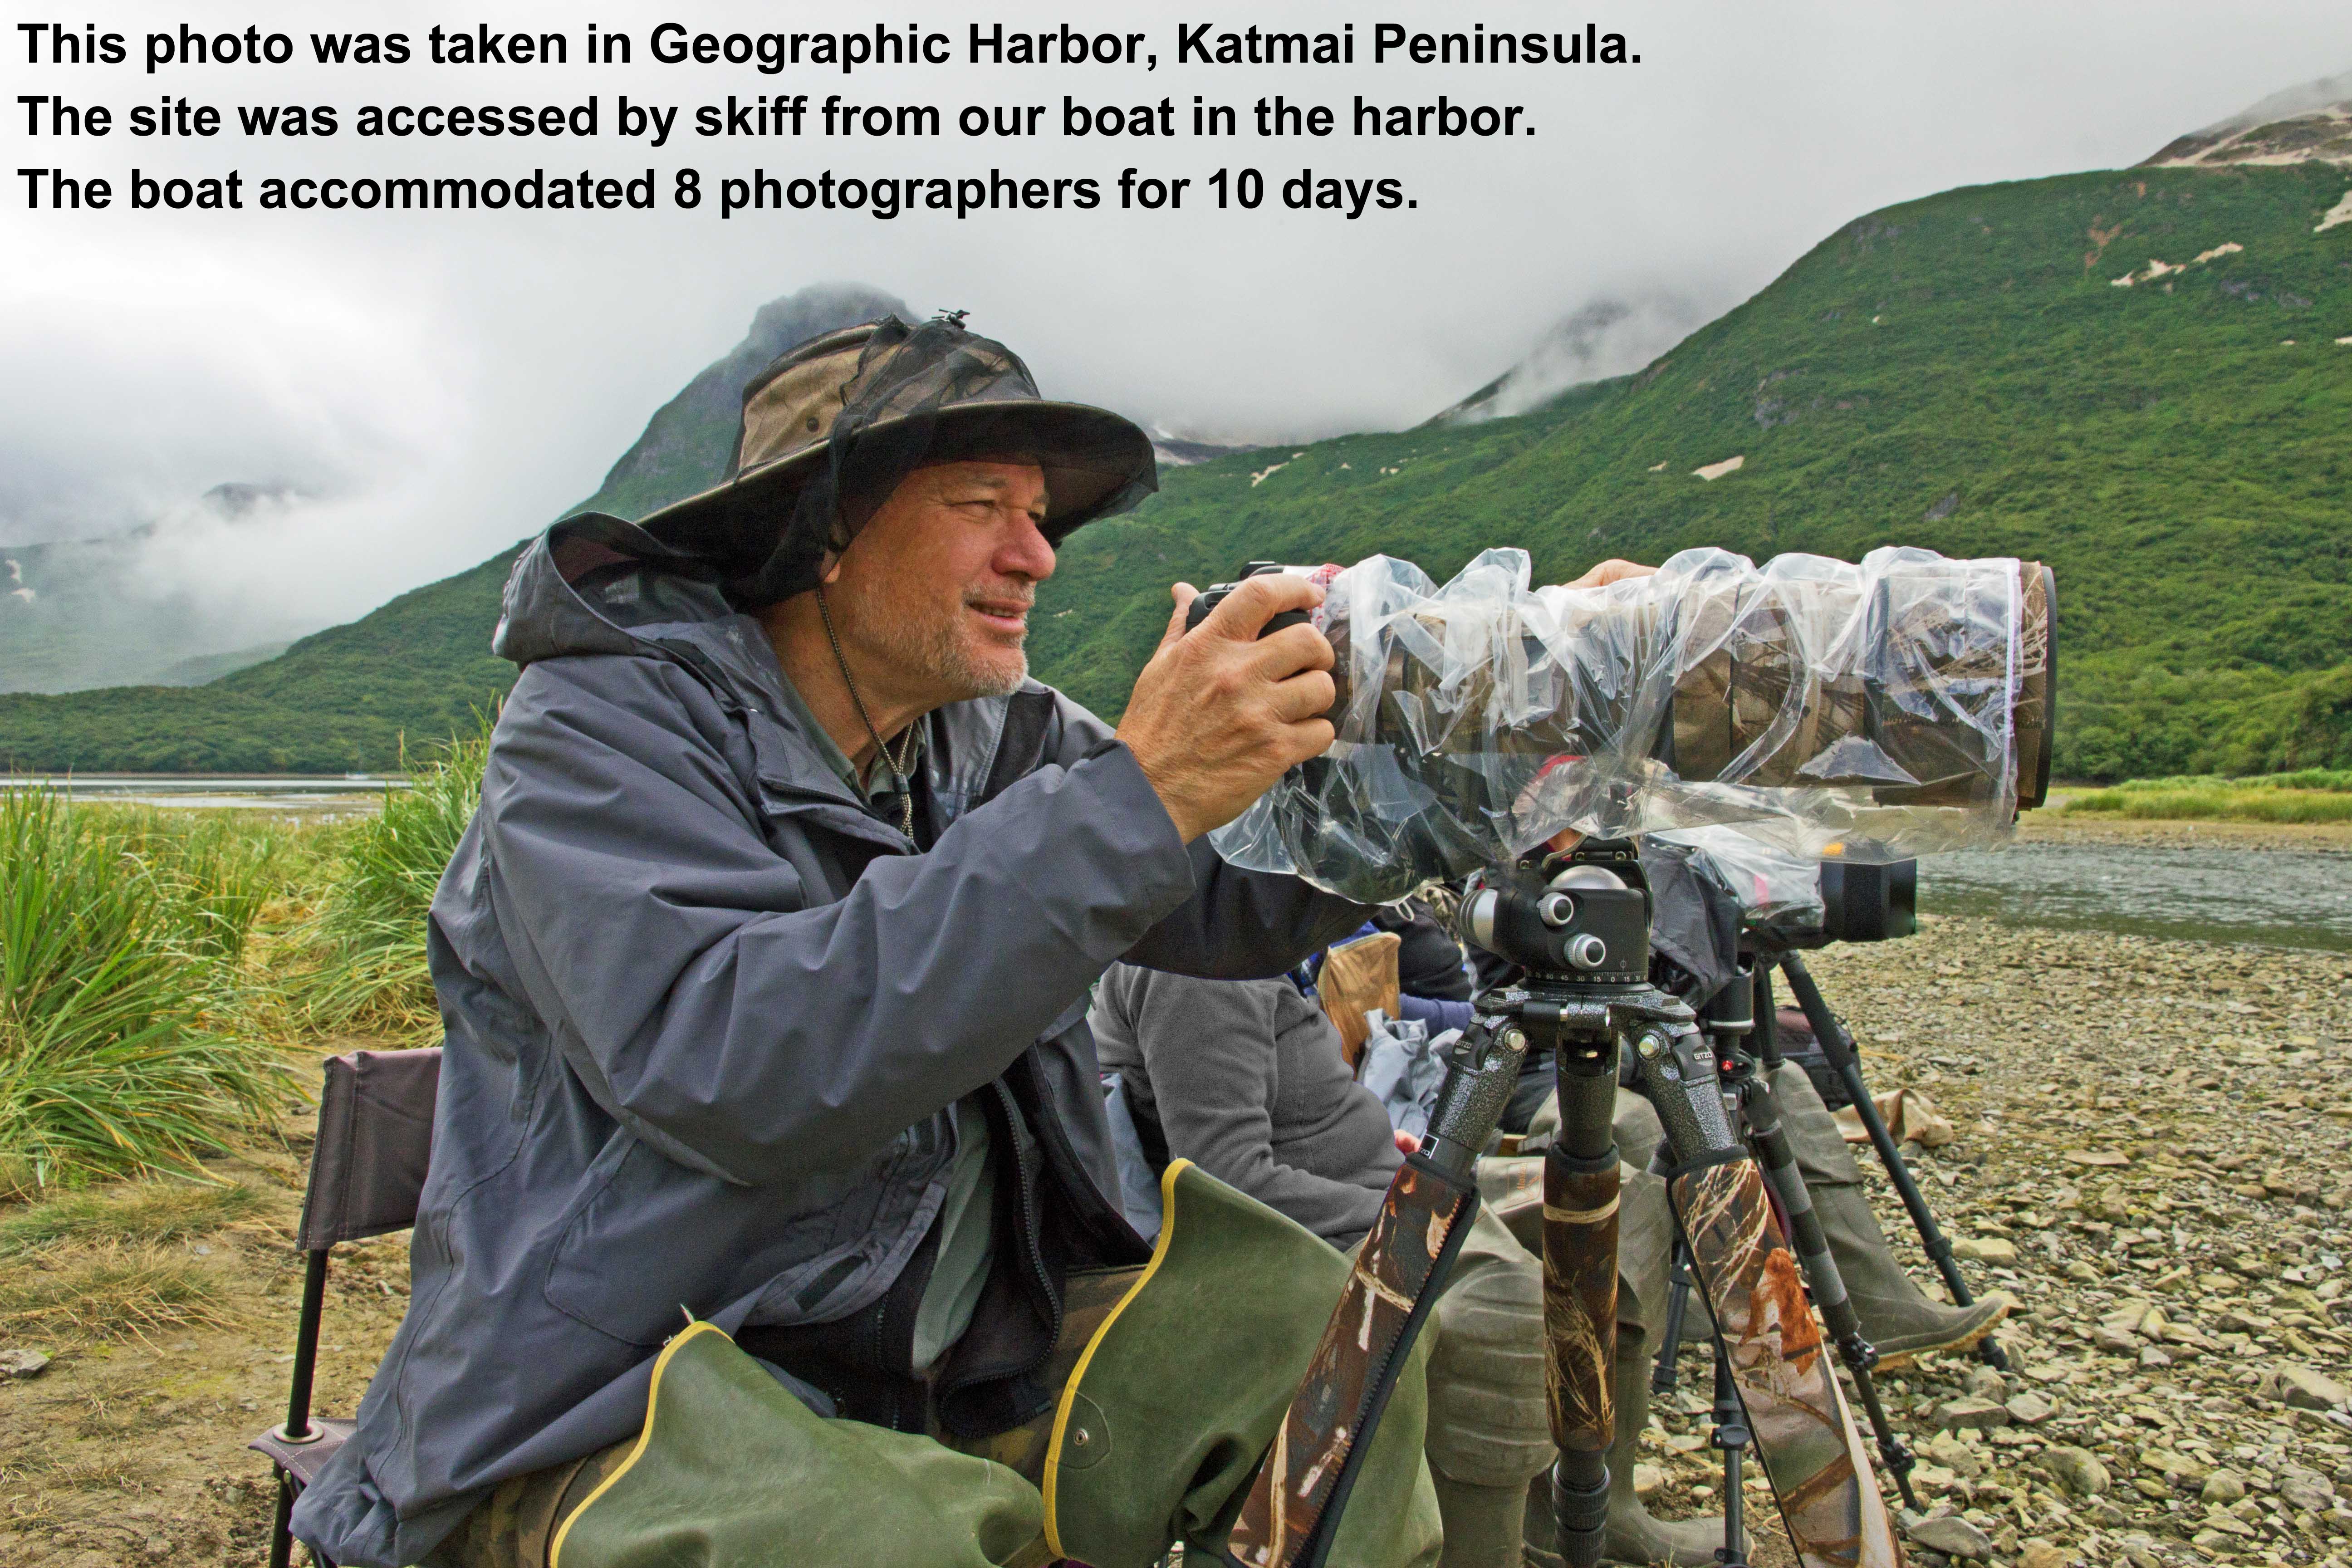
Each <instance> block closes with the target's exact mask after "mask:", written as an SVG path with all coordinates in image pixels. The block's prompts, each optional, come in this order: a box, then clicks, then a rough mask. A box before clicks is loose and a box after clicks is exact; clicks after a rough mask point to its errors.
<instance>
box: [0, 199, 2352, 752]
mask: <svg viewBox="0 0 2352 1568" xmlns="http://www.w3.org/2000/svg"><path fill="white" fill-rule="evenodd" d="M2346 185H2347V176H2346V174H2344V172H2343V171H2341V170H2338V169H2336V168H2334V167H2332V166H2330V165H2329V164H2327V163H2324V162H2320V161H2316V160H2311V161H2305V162H2303V163H2295V164H2293V165H2288V166H2263V165H2253V166H2250V165H2246V164H2242V163H2241V164H2235V165H2231V166H2226V167H2221V168H2206V167H2184V168H2147V169H2140V170H2133V171H2128V172H2123V173H2113V172H2110V173H2098V174H2074V175H2067V176H2063V177H2060V178H2055V179H2046V180H2034V181H2026V182H2020V183H2016V184H2002V185H1992V186H1980V187H1973V188H1969V189H1965V190H1958V191H1950V192H1946V193H1944V194H1942V195H1936V196H1931V197H1928V198H1926V199H1924V200H1921V201H1916V202H1910V203H1906V204H1903V205H1899V206H1895V207H1890V208H1887V209H1885V211H1883V212H1879V213H1874V214H1872V215H1870V216H1867V217H1864V218H1861V219H1858V220H1856V221H1855V222H1854V223H1853V224H1851V225H1849V226H1846V227H1844V228H1843V229H1841V230H1839V231H1838V232H1837V233H1836V234H1834V235H1832V236H1831V237H1829V238H1827V239H1825V240H1824V241H1822V244H1820V245H1819V246H1817V247H1815V248H1814V249H1813V250H1812V251H1811V253H1810V254H1808V255H1807V256H1805V257H1803V258H1801V259H1800V260H1798V261H1797V262H1796V263H1795V264H1794V265H1793V266H1791V267H1790V268H1789V269H1788V271H1787V272H1785V273H1784V274H1783V275H1782V276H1781V277H1780V279H1777V280H1775V281H1774V282H1773V283H1772V284H1771V285H1770V286H1769V288H1767V289H1764V290H1763V291H1762V292H1760V293H1759V294H1758V295H1757V296H1756V297H1755V298H1754V299H1752V300H1748V302H1747V303H1746V304H1744V305H1742V306H1740V307H1739V308H1738V309H1737V310H1733V311H1731V312H1729V313H1728V314H1727V315H1725V316H1724V317H1722V318H1720V319H1719V320H1717V321H1714V322H1712V323H1710V324H1709V325H1707V326H1706V327H1703V328H1701V329H1700V330H1698V331H1696V332H1694V333H1692V334H1691V335H1690V336H1689V337H1687V338H1686V339H1685V340H1683V341H1682V342H1680V343H1679V344H1678V345H1677V346H1676V347H1675V348H1674V349H1673V350H1672V351H1671V352H1670V353H1667V354H1665V355H1664V357H1663V358H1661V359H1659V360H1657V361H1656V362H1654V363H1652V364H1651V365H1650V366H1649V367H1648V368H1647V369H1645V370H1643V371H1642V372H1640V373H1639V374H1633V375H1629V376H1622V377H1619V378H1616V379H1614V380H1611V381H1605V382H1599V383H1593V384H1587V385H1582V386H1578V387H1575V388H1572V389H1570V391H1569V392H1567V393H1566V394H1564V395H1561V396H1559V398H1558V399H1557V400H1555V401H1553V402H1551V403H1549V404H1547V405H1543V406H1541V407H1539V408H1538V409H1537V410H1536V411H1534V412H1532V413H1528V414H1525V415H1521V416H1517V417H1512V418H1498V419H1491V420H1486V421H1483V422H1472V423H1436V424H1432V425H1428V426H1422V427H1420V428H1418V429H1413V430H1409V431H1403V432H1399V433H1394V434H1386V435H1362V436H1354V437H1344V438H1341V439H1338V440H1333V441H1325V442H1318V443H1315V444H1312V445H1302V446H1296V447H1277V448H1271V449H1266V450H1261V451H1256V452H1252V453H1248V454H1244V455H1240V456H1234V457H1226V458H1218V459H1214V460H1212V461H1209V462H1204V463H1202V464H1200V465H1198V466H1196V467H1191V468H1182V469H1174V470H1167V471H1164V472H1163V476H1162V479H1163V489H1162V490H1161V493H1160V496H1159V497H1157V498H1156V499H1155V500H1152V501H1151V502H1150V503H1149V504H1148V505H1146V506H1145V507H1144V508H1142V509H1141V510H1139V511H1138V512H1136V513H1135V514H1133V515H1131V516H1129V517H1125V518H1118V519H1113V520H1111V521H1107V522H1103V523H1097V524H1096V525H1094V526H1092V527H1090V528H1087V530H1085V531H1082V532H1080V533H1078V534H1077V535H1076V536H1075V537H1074V538H1073V539H1072V540H1071V541H1070V542H1069V544H1068V545H1067V546H1066V548H1065V550H1064V552H1063V554H1062V561H1061V565H1060V570H1059V571H1058V572H1057V574H1056V575H1055V578H1054V580H1053V581H1052V582H1051V583H1050V584H1047V585H1046V587H1045V591H1044V593H1043V595H1041V600H1040V606H1039V611H1038V614H1037V616H1036V619H1035V626H1036V631H1035V635H1034V644H1033V652H1034V664H1035V667H1036V668H1037V671H1038V673H1039V674H1040V675H1041V676H1043V677H1044V678H1045V679H1049V680H1053V681H1055V683H1056V684H1060V685H1063V686H1065V687H1066V689H1069V690H1070V691H1071V692H1072V693H1073V694H1074V695H1075V696H1076V697H1078V698H1079V699H1080V700H1084V701H1086V702H1087V703H1088V704H1089V705H1091V706H1093V707H1095V708H1096V709H1097V710H1100V711H1103V712H1106V713H1110V712H1115V711H1116V710H1118V707H1119V706H1120V704H1121V703H1122V702H1123V700H1124V698H1125V693H1126V690H1127V688H1128V685H1129V682H1130V681H1131V679H1132V678H1133V673H1134V671H1135V670H1136V669H1137V668H1139V666H1140V665H1141V663H1142V660H1143V658H1144V657H1145V655H1146V654H1147V653H1148V651H1149V649H1150V647H1151V645H1152V643H1153V642H1154V641H1155V640H1156V639H1157V637H1158V636H1159V634H1160V628H1161V627H1162V626H1163V625H1164V624H1165V620H1166V615H1167V604H1168V600H1167V584H1168V583H1169V582H1170V581H1171V580H1174V579H1177V578H1187V579H1190V580H1191V581H1192V582H1194V583H1200V584H1206V583H1208V582H1211V581H1213V580H1216V579H1219V578H1223V577H1227V576H1230V575H1231V574H1232V573H1233V571H1234V569H1235V568H1236V567H1238V566H1239V564H1240V563H1242V562H1244V561H1245V560H1248V559H1251V558H1253V557H1266V556H1275V557H1283V558H1288V559H1293V560H1302V559H1303V560H1343V561H1344V560H1352V559H1355V558H1357V557H1360V556H1361V555H1364V554H1367V553H1370V552H1374V551H1385V552H1388V553H1391V554H1394V555H1401V556H1405V557H1409V558H1411V559H1413V560H1416V561H1418V562H1420V563H1421V564H1422V565H1423V566H1424V567H1426V568H1428V569H1429V570H1430V571H1431V572H1433V574H1437V575H1439V576H1441V577H1443V576H1444V575H1445V574H1448V573H1450V572H1451V571H1453V570H1454V569H1455V568H1456V567H1457V566H1459V565H1460V564H1461V563H1462V562H1464V561H1465V560H1466V559H1467V558H1468V557H1469V556H1470V555H1471V554H1473V553H1475V552H1476V551H1477V550H1479V549H1481V548H1484V547H1486V546H1488V545H1495V544H1517V545H1521V546H1524V547H1526V548H1527V549H1528V550H1529V551H1530V552H1532V553H1533V554H1534V556H1535V558H1536V564H1537V570H1538V574H1539V575H1540V576H1541V577H1542V578H1545V579H1553V580H1556V579H1558V578H1559V577H1561V576H1564V575H1566V574H1570V573H1572V572H1574V571H1575V570H1577V569H1579V568H1580V567H1581V566H1582V565H1584V564H1586V563H1590V562H1591V560H1593V559H1595V558H1597V557H1600V556H1603V555H1627V556H1633V557H1637V558H1644V559H1652V560H1655V559H1659V558H1662V557H1664V555H1666V554H1669V553H1671V552H1674V551H1675V550H1678V549H1682V548H1685V547H1688V546H1692V545H1698V544H1720V545H1724V546H1727V547H1728V548H1731V549H1735V550H1739V551H1742V552H1746V553H1748V554H1750V555H1753V556H1756V557H1758V558H1759V559H1760V558H1762V557H1764V556H1767V555H1770V554H1773V553H1777V552H1782V551H1790V550H1811V551H1817V552H1823V553H1828V554H1834V555H1840V556H1845V557H1849V558H1851V557H1853V556H1856V555H1859V554H1861V553H1862V552H1864V551H1867V550H1869V549H1871V548H1872V547H1874V546H1875V545H1878V544H1884V543H1896V542H1900V543H1911V544H1922V545H1927V546H1930V547H1932V548H1935V549H1937V550H1941V551H1944V552H1947V553H1950V554H2015V555H2025V556H2032V557H2039V558H2042V559H2046V560H2048V561H2050V562H2052V563H2053V564H2054V565H2055V566H2056V567H2057V568H2058V571H2059V577H2060V594H2061V599H2062V606H2063V615H2062V622H2061V632H2060V644H2061V649H2062V664H2061V691H2062V703H2061V710H2060V714H2061V718H2060V726H2061V727H2060V750H2059V766H2060V768H2061V770H2062V772H2063V773H2067V774H2070V775H2076V776H2102V777H2105V776H2116V775H2122V774H2128V773H2168V772H2179V771H2185V770H2189V769H2201V768H2205V767H2227V768H2230V769H2231V770H2248V771H2251V770H2254V769H2259V768H2263V767H2269V766H2280V765H2290V764H2303V763H2317V762H2331V763H2335V764H2336V765H2347V764H2352V567H2347V556H2352V513H2347V501H2346V498H2347V495H2352V344H2345V345H2338V344H2337V343H2336V341H2335V340H2336V339H2338V338H2352V222H2336V223H2333V224H2330V223H2329V222H2328V221H2327V215H2329V214H2330V213H2332V212H2334V211H2336V210H2339V208H2340V207H2341V204H2342V202H2343V199H2344V197H2345V195H2346ZM2344 210H2352V209H2344ZM681 401H683V398H682V399H681ZM671 407H672V408H677V407H678V404H677V403H674V404H673V405H671ZM664 412H665V414H667V413H668V412H669V410H667V409H666V410H665V411H664ZM731 420H732V415H731V412H730V415H729V428H730V430H731ZM656 423H657V424H658V423H659V420H658V417H657V420H656ZM680 425H681V426H682V427H692V428H703V429H706V430H707V428H708V426H709V419H708V417H707V416H698V418H696V419H694V420H684V419H681V421H680ZM655 437H656V431H655V428H654V427H653V426H649V427H648V431H647V437H646V440H644V441H641V442H640V443H639V445H638V447H637V448H636V449H633V452H632V454H631V458H636V457H638V455H639V454H640V453H649V454H651V455H649V456H647V457H646V458H645V459H644V465H645V466H644V467H643V468H642V469H640V468H632V469H631V473H630V476H625V477H623V478H621V479H608V481H607V485H606V487H605V490H604V491H600V492H599V497H598V498H597V500H596V501H595V503H594V504H598V505H612V506H614V507H615V508H616V509H618V510H625V511H626V510H642V502H641V501H638V500H636V496H637V494H638V492H635V491H633V490H631V489H630V488H629V487H630V485H631V484H633V483H635V478H634V477H633V476H635V475H637V474H639V473H640V472H643V473H648V474H653V475H655V476H656V478H664V479H665V482H677V483H679V484H681V485H682V486H683V488H686V489H691V488H693V486H692V485H691V484H688V483H686V480H687V479H689V478H691V477H692V473H691V471H690V469H691V466H690V465H672V466H669V467H663V466H662V464H664V463H667V462H668V459H667V458H666V457H662V456H661V454H663V453H666V452H667V449H668V447H667V437H665V438H664V439H663V440H656V439H655ZM648 443H652V445H651V446H650V447H649V446H648ZM687 445H688V446H691V445H692V441H690V440H689V441H688V443H687ZM698 449H702V450H707V448H698ZM656 458H659V461H656ZM1730 458H1741V459H1742V462H1741V465H1740V466H1739V467H1738V468H1737V469H1736V470H1735V471H1729V472H1727V473H1725V474H1724V475H1723V477H1720V478H1717V479H1714V480H1712V481H1709V480H1706V479H1700V478H1697V477H1696V476H1695V473H1694V470H1696V469H1698V468H1712V467H1713V466H1714V465H1717V464H1721V463H1723V462H1725V461H1727V459H1730ZM630 460H631V459H629V458H625V459H624V465H621V466H616V468H615V474H616V475H619V474H621V472H622V467H623V466H625V465H627V464H628V463H629V462H630ZM720 460H721V461H723V458H721V459H720ZM647 482H648V484H649V485H650V484H652V481H651V480H648V481H647ZM656 488H657V487H656ZM608 498H609V499H608ZM503 571H504V558H503V557H501V558H500V559H499V560H497V561H493V562H490V563H485V564H484V565H483V566H482V567H478V568H477V569H476V570H475V571H474V572H472V573H468V574H463V575H461V576H460V577H457V578H453V579H451V580H449V581H448V582H447V583H445V584H435V585H434V586H432V587H429V588H425V589H420V590H418V591H417V592H416V593H415V594H413V595H408V596H406V598H404V599H403V600H401V601H396V602H395V604H394V605H388V606H386V608H385V609H384V610H383V611H379V612H378V613H377V616H371V617H369V618H368V619H367V620H363V621H361V622H358V623H355V624H354V625H353V626H348V627H340V628H337V629H336V630H335V631H333V632H328V633H322V634H320V636H318V637H311V638H308V639H305V640H304V641H303V642H302V643H299V644H297V645H296V646H295V647H294V648H292V649H291V650H289V653H288V654H287V655H286V656H285V657H284V658H280V659H278V660H274V661H272V662H271V663H269V664H267V665H262V666H258V667H256V668H253V669H248V670H245V671H240V672H239V673H238V674H236V675H235V676H232V677H230V678H228V679H226V680H222V681H219V682H216V683H215V684H214V685H212V686H209V687H204V688H200V689H195V690H193V691H185V692H175V693H157V692H153V691H146V690H139V691H128V692H105V693H86V694H81V695H79V696H76V697H72V698H58V699H31V698H0V758H13V759H15V760H16V762H17V763H19V764H20V765H35V766H59V765H64V764H65V763H68V762H74V763H78V764H79V765H80V766H83V767H93V766H131V765H146V766H156V767H165V766H180V767H205V768H227V767H240V768H241V767H260V766H273V767H280V768H293V769H308V768H315V767H330V768H341V767H348V766H368V767H379V766H383V765H385V763H387V762H388V761H389V758H390V756H391V753H392V750H393V748H394V745H395V743H396V738H397V736H398V734H399V733H400V732H401V731H406V732H407V733H408V734H410V735H412V736H422V735H427V734H438V733H446V730H447V727H448V725H449V723H450V722H451V721H453V720H454V719H455V718H457V716H459V715H461V714H462V713H463V712H464V710H466V708H467V706H469V705H471V704H473V703H477V702H479V701H480V700H483V698H484V697H485V696H486V695H487V694H488V692H490V691H492V690H497V689H503V688H504V685H505V683H506V682H505V675H506V671H505V669H504V667H503V666H500V665H499V664H497V662H496V661H494V660H490V659H488V657H487V656H486V655H484V654H481V653H480V652H479V651H478V650H479V649H480V648H481V647H482V645H483V640H484V639H485V638H486V637H487V635H488V627H489V626H490V625H491V622H492V621H493V619H494V618H495V615H496V591H497V584H498V581H499V578H500V577H501V576H502V575H503ZM395 612H397V613H398V614H397V616H395ZM378 617H393V619H390V620H386V621H384V622H383V624H381V625H380V626H374V627H373V628H371V623H375V622H377V621H378ZM395 625H397V626H398V627H399V628H400V630H399V631H398V633H397V634H396V635H395V634H394V626H395ZM445 636H446V638H447V639H448V640H447V642H446V644H444V643H431V644H430V646H428V643H429V642H430V639H431V638H433V637H445ZM412 639H414V640H412ZM420 671H421V672H423V673H421V674H420V673H417V672H420ZM134 758H139V759H146V760H145V761H144V762H143V763H138V762H134V761H133V759H134ZM263 758H266V759H268V760H266V761H264V760H258V759H263ZM168 759H179V760H176V761H174V760H168ZM198 759H202V760H198ZM281 759H282V760H281Z"/></svg>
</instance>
